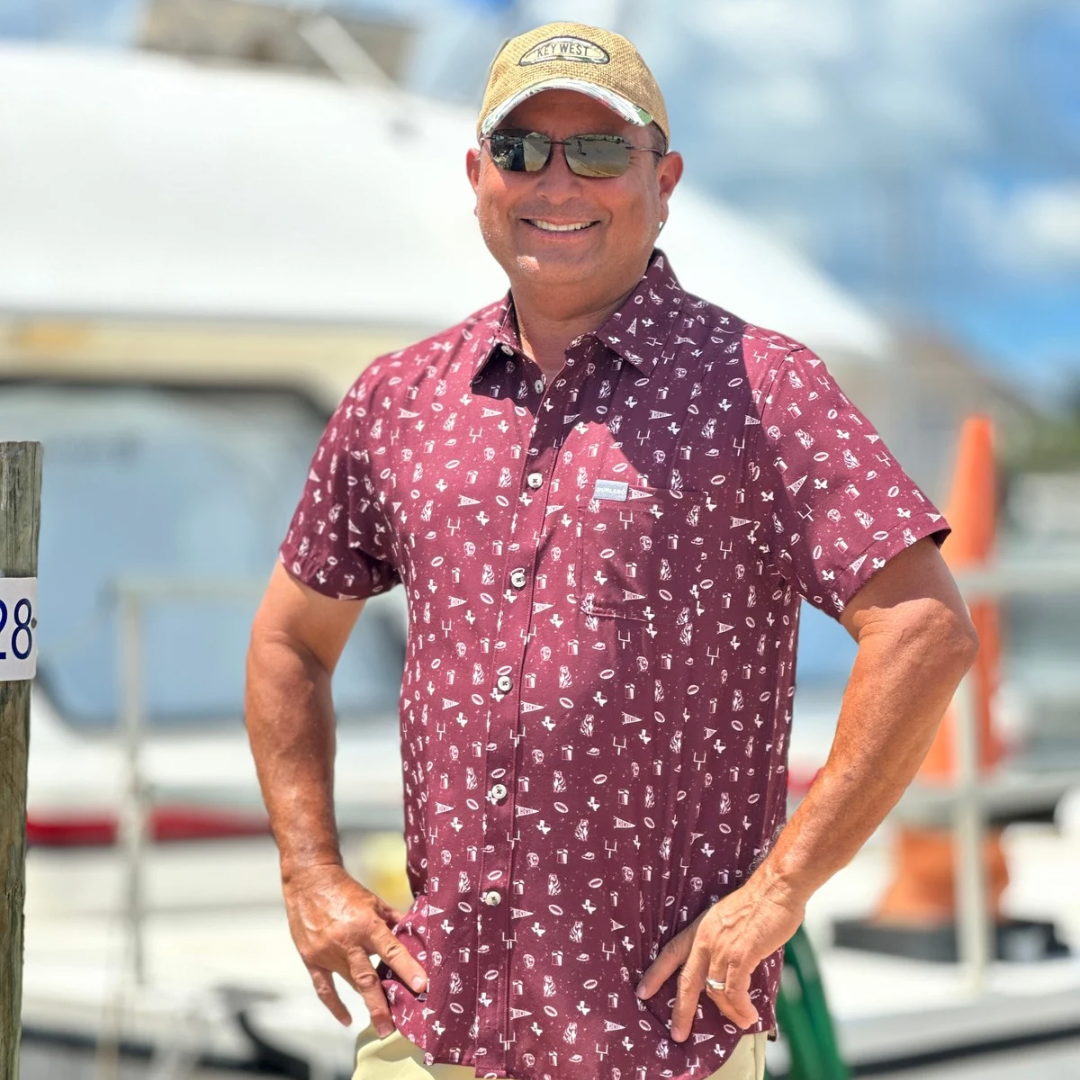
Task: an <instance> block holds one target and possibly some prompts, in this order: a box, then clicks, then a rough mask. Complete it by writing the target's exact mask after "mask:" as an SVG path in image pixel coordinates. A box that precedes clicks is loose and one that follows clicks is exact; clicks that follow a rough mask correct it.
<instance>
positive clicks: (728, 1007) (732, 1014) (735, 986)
mask: <svg viewBox="0 0 1080 1080" xmlns="http://www.w3.org/2000/svg"><path fill="white" fill-rule="evenodd" d="M716 968H717V971H718V972H719V974H717V973H716V972H713V971H710V973H708V977H710V978H717V980H719V981H720V982H723V983H724V989H723V990H712V989H710V988H708V986H707V985H706V986H705V993H706V994H707V995H708V996H710V998H712V1000H713V1001H714V1002H715V1004H716V1007H717V1008H718V1009H719V1010H720V1012H723V1013H724V1015H725V1016H727V1017H728V1020H730V1021H731V1023H732V1024H737V1025H738V1026H739V1027H751V1026H752V1025H754V1024H756V1023H757V1021H758V1012H757V1009H756V1008H755V1007H754V1002H753V1001H751V999H750V976H751V968H750V967H748V966H747V964H746V963H744V962H743V961H742V959H741V958H738V957H737V958H735V959H733V960H732V959H730V958H728V959H727V961H726V962H723V963H719V964H717V966H716Z"/></svg>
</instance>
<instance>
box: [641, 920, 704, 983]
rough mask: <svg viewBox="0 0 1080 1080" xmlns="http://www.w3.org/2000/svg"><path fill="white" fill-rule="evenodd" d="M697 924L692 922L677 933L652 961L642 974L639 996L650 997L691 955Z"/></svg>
mask: <svg viewBox="0 0 1080 1080" xmlns="http://www.w3.org/2000/svg"><path fill="white" fill-rule="evenodd" d="M694 925H695V924H693V923H691V925H690V926H688V927H687V928H686V929H685V930H683V931H681V932H680V933H678V934H676V935H675V936H674V937H673V938H672V939H671V940H670V941H669V942H668V943H667V944H666V945H665V946H664V947H663V948H662V949H661V950H660V954H659V955H658V956H657V958H656V959H655V960H654V961H653V962H652V964H651V965H650V967H649V970H648V971H646V972H645V974H644V975H642V976H641V981H640V982H639V983H638V984H637V989H636V990H635V991H634V993H635V994H637V996H638V997H639V998H650V997H652V996H653V994H655V993H656V991H657V990H659V989H660V987H661V986H663V985H664V983H666V982H667V980H668V979H669V978H671V976H672V975H674V974H675V972H676V971H678V970H679V966H680V965H681V964H683V963H684V962H685V960H686V958H687V957H688V956H689V955H690V944H691V942H692V941H693V940H694V936H693V934H692V933H688V932H687V931H690V930H692V929H693V927H694Z"/></svg>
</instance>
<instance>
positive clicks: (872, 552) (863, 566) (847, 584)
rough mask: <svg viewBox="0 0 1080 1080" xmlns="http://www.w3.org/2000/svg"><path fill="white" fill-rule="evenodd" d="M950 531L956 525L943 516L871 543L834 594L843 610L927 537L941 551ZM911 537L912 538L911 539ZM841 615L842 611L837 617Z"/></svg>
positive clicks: (848, 569)
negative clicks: (897, 558)
mask: <svg viewBox="0 0 1080 1080" xmlns="http://www.w3.org/2000/svg"><path fill="white" fill-rule="evenodd" d="M950 532H952V526H950V525H949V523H948V522H947V521H946V520H945V518H943V517H939V518H938V519H937V521H930V520H927V521H923V522H920V523H919V524H917V525H912V524H905V525H904V526H903V528H895V529H893V530H892V531H891V532H890V533H889V534H888V536H886V537H885V538H884V539H881V540H873V541H871V542H870V543H869V544H868V545H867V546H866V547H865V548H863V550H862V551H861V552H860V553H859V554H858V555H856V556H855V558H854V559H852V560H851V563H850V564H849V565H848V567H847V569H846V570H844V571H843V573H841V574H840V575H839V576H838V578H837V581H836V585H835V587H834V588H833V590H832V592H833V595H834V596H835V597H836V599H837V601H838V602H839V605H840V611H842V610H843V609H844V608H846V607H847V605H848V604H849V603H850V602H851V600H852V599H853V598H854V596H855V594H856V593H857V592H858V591H859V590H860V589H861V588H862V587H863V586H864V585H865V584H866V583H867V582H868V581H869V580H870V579H871V578H872V577H873V576H874V575H875V574H876V573H877V572H878V571H879V570H883V569H884V568H885V564H886V563H887V562H888V561H889V560H890V559H891V558H892V557H893V556H894V555H898V554H899V553H900V552H901V551H903V550H904V549H905V548H909V547H911V546H912V545H913V544H914V543H916V541H918V540H922V539H923V538H924V537H926V536H930V537H932V538H933V540H934V543H935V544H937V546H938V547H939V548H940V547H941V545H942V544H943V543H944V542H945V538H946V537H947V536H948V535H949V533H950ZM909 537H911V538H912V539H910V540H909V539H908V538H909ZM839 613H840V612H839V611H838V612H837V614H839Z"/></svg>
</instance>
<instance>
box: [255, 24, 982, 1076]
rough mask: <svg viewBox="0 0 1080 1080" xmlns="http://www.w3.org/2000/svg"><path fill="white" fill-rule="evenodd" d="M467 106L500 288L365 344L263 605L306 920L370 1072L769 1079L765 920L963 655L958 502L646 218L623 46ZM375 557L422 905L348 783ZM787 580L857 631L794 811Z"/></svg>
mask: <svg viewBox="0 0 1080 1080" xmlns="http://www.w3.org/2000/svg"><path fill="white" fill-rule="evenodd" d="M478 134H479V136H480V145H479V148H477V149H474V150H471V151H470V152H469V154H468V160H467V166H468V175H469V179H470V181H471V183H472V186H473V188H474V190H475V192H476V213H477V216H478V218H479V222H480V228H481V231H482V233H483V236H484V240H485V241H486V243H487V245H488V247H489V249H490V250H491V252H492V254H493V255H494V257H495V258H496V259H497V260H498V262H499V263H500V265H501V266H502V267H503V269H504V270H505V271H506V273H507V276H508V277H509V280H510V293H509V295H508V296H507V297H506V298H505V299H503V300H502V301H500V302H499V303H496V304H493V305H492V306H491V307H488V308H486V309H484V310H483V311H480V312H478V313H476V314H475V315H472V316H470V317H469V318H468V319H466V320H465V321H464V322H463V323H461V324H460V325H458V326H456V327H454V328H452V329H450V330H448V331H446V332H445V333H442V334H439V335H437V336H436V337H434V338H431V339H428V340H427V341H423V342H420V343H419V344H417V345H414V346H411V347H409V348H407V349H404V350H402V351H401V352H399V353H394V354H393V355H389V356H383V357H380V358H379V359H377V360H375V361H374V362H373V363H372V364H371V365H370V366H369V367H368V368H367V369H366V370H365V371H364V372H363V373H362V374H361V375H360V377H359V379H358V380H357V381H356V383H355V384H354V386H353V387H352V389H351V390H350V391H349V393H348V394H347V395H346V397H345V399H344V400H343V401H342V403H341V405H340V407H339V408H338V410H337V411H336V412H335V414H334V416H333V418H332V419H331V420H330V423H329V425H328V427H327V429H326V432H325V434H324V436H323V439H322V442H321V443H320V446H319V448H318V451H317V452H316V454H315V458H314V461H313V463H312V470H311V474H310V477H309V479H308V482H307V486H306V489H305V491H304V493H303V498H302V500H301V502H300V505H299V507H298V509H297V511H296V515H295V517H294V519H293V522H292V525H291V527H290V529H289V532H288V535H287V537H286V539H285V542H284V544H283V546H282V549H281V562H280V565H279V566H277V567H276V568H275V570H274V574H273V577H272V579H271V582H270V585H269V588H268V591H267V594H266V597H265V599H264V601H263V604H262V607H261V609H260V611H259V614H258V616H257V618H256V621H255V625H254V628H253V633H252V643H251V652H250V658H249V698H248V713H247V723H248V728H249V731H250V735H251V742H252V746H253V750H254V753H255V757H256V761H257V764H258V770H259V775H260V780H261V783H262V787H263V792H264V795H265V798H266V802H267V806H268V808H269V811H270V815H271V821H272V824H273V829H274V834H275V836H276V838H277V841H278V845H279V847H280V851H281V866H282V876H283V888H284V895H285V900H286V904H287V908H288V913H289V920H290V926H291V929H292V933H293V937H294V939H295V941H296V945H297V947H298V949H299V951H300V953H301V956H302V957H303V959H304V962H305V964H306V965H307V968H308V970H309V972H310V973H311V977H312V981H313V983H314V986H315V989H316V991H317V993H318V994H319V996H320V997H321V998H322V1000H323V1001H324V1003H325V1004H326V1005H327V1007H328V1008H329V1009H330V1011H331V1012H332V1013H333V1014H334V1015H335V1016H336V1017H337V1018H338V1019H339V1020H340V1021H341V1022H342V1023H348V1022H349V1020H350V1017H349V1014H348V1012H347V1011H346V1009H345V1007H344V1005H343V1004H342V1002H341V1000H340V998H339V997H338V995H337V993H336V991H335V989H334V986H333V981H332V974H334V973H336V974H337V975H338V976H340V977H341V978H342V979H344V980H346V981H347V982H349V983H351V984H352V985H353V986H354V987H356V988H357V990H359V992H360V993H361V994H362V995H363V998H364V1001H365V1003H366V1005H367V1008H368V1010H369V1013H370V1017H371V1026H370V1027H368V1028H367V1029H366V1030H365V1031H364V1032H362V1033H361V1035H360V1039H359V1044H358V1053H357V1072H356V1077H357V1078H358V1080H370V1078H383V1077H401V1078H404V1077H410V1078H419V1077H427V1076H433V1077H439V1078H443V1080H451V1078H464V1077H470V1076H474V1075H475V1076H488V1077H514V1078H517V1080H596V1078H604V1080H654V1078H655V1080H661V1078H663V1080H684V1078H695V1080H696V1078H701V1077H707V1076H712V1075H716V1076H720V1077H723V1078H726V1080H735V1078H738V1077H759V1078H760V1076H761V1075H762V1072H763V1069H764V1042H765V1039H766V1038H767V1036H768V1034H769V1033H771V1032H772V1031H773V1030H774V1027H775V1014H774V1000H775V996H776V990H777V983H778V980H779V975H780V965H781V958H782V947H783V945H784V943H785V942H786V941H787V940H788V939H789V938H790V937H791V935H792V934H793V933H794V932H795V930H796V928H797V927H798V926H799V924H800V922H801V921H802V918H803V912H804V908H805V905H806V901H807V899H808V898H809V897H810V895H811V894H812V893H813V892H814V891H815V889H817V888H818V887H819V886H820V885H821V884H822V883H823V882H824V881H825V880H826V879H828V878H829V877H830V876H831V875H832V874H833V873H834V872H835V871H836V870H838V869H839V868H840V867H841V866H843V865H844V864H845V863H847V862H848V861H849V860H850V859H851V857H852V856H853V855H854V854H855V852H856V851H857V850H858V849H859V847H860V846H861V845H862V844H863V843H864V841H865V840H866V839H867V837H868V836H869V835H870V833H871V832H872V831H873V830H874V828H875V827H876V826H877V825H878V824H879V822H880V821H881V820H882V818H883V817H884V816H885V814H886V813H887V811H888V810H889V808H890V807H891V806H892V805H893V804H894V803H895V802H896V800H897V799H898V798H899V796H900V794H901V793H902V791H903V789H904V788H905V787H906V786H907V784H908V783H909V782H910V780H911V779H912V777H913V775H914V774H915V772H916V769H917V767H918V765H919V762H920V761H921V759H922V757H923V755H924V754H925V752H926V750H927V748H928V746H929V744H930V741H931V739H932V737H933V734H934V731H935V728H936V726H937V724H938V722H939V719H940V717H941V715H942V713H943V711H944V709H945V707H946V705H947V703H948V701H949V700H950V698H951V696H952V693H953V690H954V688H955V687H956V685H957V683H958V681H959V680H960V678H961V677H962V675H963V673H964V671H965V670H966V669H967V668H968V667H969V666H970V664H971V662H972V659H973V656H974V654H975V651H976V648H977V645H976V639H975V635H974V631H973V630H972V627H971V624H970V622H969V620H968V617H967V613H966V609H965V607H964V605H963V603H962V601H961V599H960V597H959V596H958V594H957V590H956V588H955V585H954V583H953V581H952V578H951V576H950V575H949V573H948V571H947V569H946V568H945V565H944V563H943V561H942V559H941V557H940V553H939V551H938V547H939V545H940V544H941V542H942V541H943V540H944V539H945V537H946V535H947V534H948V532H949V527H948V525H947V523H946V522H945V521H944V520H943V519H942V517H941V515H940V514H939V513H938V512H937V510H936V509H935V508H934V506H933V505H932V504H931V503H930V502H929V501H928V500H927V498H926V497H925V495H924V494H923V493H922V492H921V491H920V490H919V489H918V488H917V487H916V485H915V484H914V483H912V481H911V480H910V479H909V478H908V477H907V476H906V475H905V473H904V472H903V470H902V469H901V468H900V466H899V465H898V464H897V463H896V462H895V461H894V460H893V459H892V457H891V456H890V455H889V453H888V452H887V450H886V449H885V447H884V446H883V444H882V443H881V441H880V440H879V438H878V436H877V434H876V433H875V431H874V429H873V427H872V426H871V425H870V423H869V422H868V421H867V420H866V419H865V418H864V417H863V416H862V415H861V414H860V413H859V412H858V411H857V409H856V408H855V407H854V406H853V405H852V404H851V403H850V402H849V401H848V400H847V399H846V398H845V397H844V396H843V394H842V393H841V392H840V391H839V389H838V388H837V387H836V385H835V383H834V382H833V381H832V380H831V379H830V378H829V375H828V374H827V372H826V370H825V368H824V366H823V365H822V363H821V361H820V360H819V359H818V358H817V357H816V356H815V355H814V354H813V353H812V352H810V351H809V350H808V349H806V348H805V347H803V346H802V345H800V344H798V343H796V342H794V341H791V340H790V339H788V338H786V337H784V336H782V335H781V334H778V333H775V332H772V331H769V330H764V329H761V328H759V327H756V326H752V325H749V324H747V323H745V322H743V321H742V320H740V319H739V318H737V317H736V316H735V315H733V314H730V313H728V312H726V311H724V310H723V309H721V308H719V307H716V306H714V305H712V304H710V303H707V302H706V301H704V300H699V299H697V298H695V297H693V296H690V295H689V294H687V293H686V292H684V291H683V289H682V288H681V287H680V285H679V283H678V281H677V280H676V278H675V275H674V273H673V271H672V269H671V268H670V266H669V265H668V262H667V259H666V258H665V257H664V255H663V254H662V253H661V252H659V251H657V250H655V248H654V243H655V241H656V238H657V235H658V234H659V232H660V229H661V228H662V226H663V223H664V221H665V220H666V218H667V215H668V204H669V198H670V196H671V193H672V191H673V190H674V188H675V186H676V184H677V183H678V181H679V177H680V174H681V172H682V160H681V158H680V157H679V155H678V154H677V153H673V152H671V153H669V152H668V151H667V139H668V125H667V117H666V112H665V109H664V103H663V99H662V97H661V95H660V91H659V89H658V88H657V86H656V84H655V82H654V81H653V78H652V76H651V74H650V73H649V71H648V69H647V68H646V66H645V64H644V63H643V62H642V60H641V58H640V57H639V56H638V54H637V52H636V51H635V50H634V49H633V46H631V45H630V43H629V42H627V41H626V40H625V39H623V38H621V37H619V36H618V35H615V34H612V33H608V32H606V31H603V30H599V29H596V28H593V27H587V26H580V25H577V24H553V25H549V26H545V27H541V28H539V29H537V30H534V31H531V32H530V33H527V34H524V35H522V36H521V37H519V38H516V39H514V40H512V41H510V42H508V43H507V44H506V46H504V48H503V49H502V50H501V51H500V53H499V55H498V56H497V57H496V59H495V61H494V63H493V65H492V69H491V73H490V78H489V83H488V88H487V93H486V96H485V99H484V103H483V107H482V110H481V115H480V121H479V127H478ZM417 257H418V258H419V257H422V253H417ZM398 583H401V584H403V585H404V587H405V588H406V590H407V594H408V603H409V610H410V627H409V640H408V647H407V660H406V668H405V675H404V682H403V686H402V693H401V736H402V755H403V769H404V793H405V839H406V843H407V851H408V857H407V870H408V875H409V880H410V884H411V887H412V891H413V894H414V897H415V899H414V901H413V903H412V905H411V907H410V908H409V910H408V911H406V912H400V911H396V910H392V909H391V908H390V907H389V906H388V905H387V904H386V903H384V902H383V901H382V900H381V899H380V898H379V897H377V896H375V895H374V894H372V893H371V892H370V891H369V890H367V889H365V888H364V886H363V885H361V884H360V883H358V882H356V881H355V880H353V879H352V878H350V877H349V876H348V875H347V874H346V873H345V871H344V870H343V869H342V863H341V856H340V853H339V850H338V844H337V837H336V832H335V826H334V815H333V805H332V795H331V779H332V770H333V755H334V741H333V716H332V703H331V694H330V679H331V675H332V673H333V670H334V666H335V664H336V662H337V660H338V657H339V656H340V654H341V651H342V648H343V646H344V644H345V641H346V639H347V637H348V635H349V632H350V630H351V628H352V626H353V624H354V622H355V620H356V618H357V616H358V615H359V614H360V612H361V610H362V608H363V603H364V600H365V599H366V598H367V597H369V596H372V595H374V594H376V593H379V592H383V591H385V590H387V589H389V588H392V587H394V586H395V585H397V584H398ZM800 596H802V597H805V598H806V599H807V600H808V601H809V602H810V603H812V604H814V605H815V606H817V607H819V608H821V609H822V610H824V611H826V612H828V613H829V614H830V615H832V616H833V617H835V618H838V619H839V620H840V621H841V622H842V623H843V625H844V626H845V627H846V628H847V629H848V631H849V632H850V633H851V634H852V635H853V636H854V637H855V638H856V639H857V640H858V643H859V647H858V656H857V660H856V663H855V666H854V670H853V672H852V675H851V679H850V682H849V684H848V686H847V689H846V693H845V696H844V700H843V707H842V712H841V715H840V719H839V724H838V728H837V734H836V739H835V742H834V745H833V747H832V752H831V754H830V756H829V760H828V762H827V763H826V765H825V767H824V768H823V769H822V771H821V773H820V774H819V776H818V778H817V780H816V781H815V783H814V784H813V786H812V787H811V789H810V791H809V793H808V794H807V796H806V798H805V799H804V800H803V802H802V803H801V805H800V806H799V808H798V810H797V811H796V812H795V813H794V815H793V816H792V819H791V821H790V822H789V823H788V824H787V826H786V827H783V824H784V816H785V786H786V785H785V780H786V778H785V761H786V756H787V745H788V735H789V727H790V722H791V699H792V695H793V693H794V665H795V642H796V634H797V629H798V614H799V603H800ZM370 956H377V957H378V958H379V960H380V963H379V965H378V969H377V970H376V969H375V968H374V967H373V965H372V960H371V959H369V957H370Z"/></svg>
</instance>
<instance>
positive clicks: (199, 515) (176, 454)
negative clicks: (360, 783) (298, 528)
mask: <svg viewBox="0 0 1080 1080" xmlns="http://www.w3.org/2000/svg"><path fill="white" fill-rule="evenodd" d="M324 422H325V419H324V418H323V417H321V416H320V415H318V414H317V413H316V411H315V410H314V409H313V408H312V407H311V406H310V405H309V404H308V403H306V402H304V401H303V400H301V399H300V398H299V397H297V396H294V395H291V394H288V393H285V392H274V391H266V392H263V391H257V392H248V391H245V392H244V393H242V394H241V393H219V392H195V391H171V390H161V389H155V388H149V387H138V388H118V387H113V386H109V387H92V388H87V387H78V388H73V387H61V386H50V385H43V384H29V385H15V386H12V385H8V386H4V387H2V388H0V438H3V439H5V440H21V439H31V440H37V441H40V442H41V443H43V444H44V449H45V454H44V479H43V485H42V508H41V541H40V557H39V568H38V577H39V601H38V626H39V635H40V636H39V639H38V648H39V662H38V670H39V679H40V682H41V684H42V686H43V687H44V689H45V690H46V692H47V693H48V694H49V695H50V697H51V699H52V700H53V702H54V703H55V705H56V706H57V708H58V709H59V711H60V712H61V714H62V715H63V717H64V718H65V719H66V720H67V721H68V722H69V723H71V724H73V725H75V726H79V727H83V728H101V727H107V726H109V725H111V724H113V723H115V722H116V718H117V715H118V703H119V701H120V690H119V686H120V675H119V672H118V669H119V663H120V657H119V647H118V634H119V620H118V603H117V599H116V590H115V586H116V583H117V582H118V581H119V580H121V579H129V580H130V579H144V580H145V579H150V578H153V579H159V578H160V579H169V580H170V581H176V580H183V581H187V582H190V584H191V586H192V588H193V589H196V588H198V587H199V583H200V582H202V583H204V586H203V587H205V583H207V582H249V583H252V585H253V588H252V589H250V590H249V591H247V592H245V593H243V594H242V595H239V596H238V595H234V594H232V593H231V592H230V593H228V594H226V593H225V592H222V593H221V594H220V597H219V596H210V597H209V598H199V599H194V600H193V599H190V598H186V599H183V600H182V601H179V602H178V601H176V600H161V601H155V602H154V603H153V604H151V605H150V606H148V607H147V608H146V613H145V616H144V620H143V633H142V642H141V648H142V656H141V661H140V668H141V680H142V695H143V702H144V708H145V710H146V711H145V715H146V717H147V720H148V722H149V723H150V724H152V725H158V726H161V725H172V724H180V723H187V724H191V723H198V722H212V721H232V722H235V721H236V719H237V718H238V717H240V716H242V714H243V688H244V659H245V654H246V651H247V644H248V635H249V631H250V627H251V620H252V616H253V615H254V612H255V609H256V607H257V605H258V601H259V594H260V589H261V584H260V583H264V582H265V581H266V579H267V578H268V577H269V574H270V571H271V569H272V567H273V564H274V560H275V558H276V552H277V547H278V545H279V544H280V542H281V540H282V539H283V537H284V534H285V529H286V527H287V526H288V523H289V520H290V517H291V515H292V512H293V509H294V508H295V506H296V502H297V500H298V498H299V496H300V492H301V489H302V486H303V483H304V479H305V476H306V474H307V468H308V464H309V462H310V460H311V455H312V453H313V452H314V449H315V445H316V443H317V442H318V438H319V435H320V433H321V431H322V427H323V424H324ZM392 592H400V589H396V590H392ZM192 595H194V593H193V594H192ZM400 599H401V598H400V596H399V597H394V600H399V601H400ZM402 607H403V604H396V603H392V601H391V596H390V595H389V594H388V595H387V596H386V597H380V598H377V599H375V600H373V601H371V602H370V603H369V604H368V605H367V606H366V607H365V610H364V612H363V615H362V616H361V618H360V619H359V620H358V622H357V624H356V627H355V629H354V631H353V634H352V637H351V639H350V642H349V645H348V647H347V648H346V651H345V653H344V655H343V656H342V658H341V662H340V664H339V665H338V668H337V671H336V673H335V676H334V700H335V703H336V705H337V709H338V716H339V721H340V722H349V721H357V720H359V721H364V720H366V721H368V722H371V721H373V720H375V719H380V720H383V721H386V720H387V719H388V718H391V717H393V716H394V714H395V712H396V705H397V695H398V691H399V688H400V683H401V672H402V666H403V661H404V640H403V639H404V620H403V617H392V616H391V610H393V612H394V616H396V613H397V612H399V611H401V609H402Z"/></svg>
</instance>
